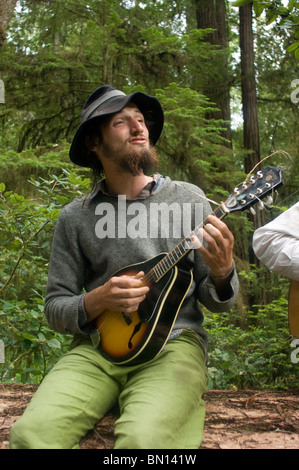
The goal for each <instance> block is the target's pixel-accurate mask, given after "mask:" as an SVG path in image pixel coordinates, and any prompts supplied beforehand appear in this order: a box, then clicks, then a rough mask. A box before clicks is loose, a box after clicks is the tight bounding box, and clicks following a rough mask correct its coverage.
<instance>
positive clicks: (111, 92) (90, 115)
mask: <svg viewBox="0 0 299 470" xmlns="http://www.w3.org/2000/svg"><path fill="white" fill-rule="evenodd" d="M131 102H133V103H134V104H135V105H136V106H137V107H138V109H139V110H140V111H141V113H142V114H143V116H144V119H145V122H146V125H147V127H148V130H149V138H150V143H151V145H155V144H156V143H157V141H158V139H159V137H160V135H161V132H162V129H163V124H164V113H163V109H162V107H161V104H160V102H159V100H158V99H157V98H155V97H154V96H149V95H146V94H145V93H142V92H141V91H136V92H134V93H132V94H131V95H125V93H123V92H122V91H120V90H116V89H115V88H112V87H111V86H109V85H104V86H102V87H100V88H98V89H97V90H95V91H94V92H93V93H92V94H91V95H90V97H89V98H88V100H87V101H86V103H85V105H84V106H83V108H82V113H81V125H80V127H79V129H78V130H77V132H76V134H75V136H74V138H73V141H72V144H71V148H70V159H71V160H72V162H74V163H76V164H77V165H80V166H84V167H88V166H89V164H88V158H87V156H88V154H89V150H88V149H87V147H86V145H85V137H86V136H87V135H88V130H89V127H90V124H91V123H92V122H93V121H95V120H96V119H100V118H102V117H104V116H108V115H110V114H111V115H112V114H115V113H119V112H120V111H121V110H122V109H123V108H125V107H126V106H127V105H128V104H129V103H131Z"/></svg>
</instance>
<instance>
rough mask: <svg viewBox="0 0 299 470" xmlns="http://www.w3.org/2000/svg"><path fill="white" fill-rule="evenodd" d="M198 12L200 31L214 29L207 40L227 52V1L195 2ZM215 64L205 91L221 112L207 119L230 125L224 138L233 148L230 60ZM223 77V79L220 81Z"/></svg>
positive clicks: (216, 112)
mask: <svg viewBox="0 0 299 470" xmlns="http://www.w3.org/2000/svg"><path fill="white" fill-rule="evenodd" d="M194 1H195V11H196V23H197V28H198V29H207V28H212V29H213V30H214V31H213V32H212V33H210V34H209V35H208V36H207V40H208V41H209V42H210V43H211V44H212V45H214V46H219V47H220V49H222V50H223V51H224V50H227V48H228V43H227V42H228V39H227V36H228V35H227V21H226V1H225V0H213V1H210V0H194ZM216 61H217V63H215V64H214V75H213V76H212V77H211V81H210V84H209V87H207V88H206V89H205V90H204V93H205V95H206V96H208V97H209V98H210V100H211V101H212V102H214V103H215V104H216V106H217V108H219V111H215V112H213V113H210V114H209V116H207V118H211V119H223V120H224V121H227V122H228V123H227V124H226V125H224V127H225V131H224V132H223V134H222V135H223V137H225V139H227V142H226V143H225V145H226V146H227V147H229V148H231V130H230V117H231V116H230V94H229V88H230V85H229V74H228V58H227V56H226V55H225V54H223V56H222V57H218V58H217V59H216ZM220 77H221V79H220Z"/></svg>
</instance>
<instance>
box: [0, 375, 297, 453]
mask: <svg viewBox="0 0 299 470" xmlns="http://www.w3.org/2000/svg"><path fill="white" fill-rule="evenodd" d="M35 390H36V386H34V385H28V384H24V385H22V384H0V436H1V437H0V449H8V446H9V444H8V440H9V432H10V428H11V426H12V425H13V423H14V422H15V421H16V420H17V419H18V418H19V417H20V416H21V415H22V413H23V411H24V410H25V408H26V406H27V404H28V403H29V401H30V399H31V397H32V395H33V393H34V391H35ZM205 401H206V422H205V433H204V440H203V443H202V445H201V449H299V390H288V391H268V390H237V391H235V390H209V391H208V393H207V394H206V395H205ZM115 419H116V417H115V416H114V415H113V414H108V415H107V416H106V417H105V418H103V419H102V420H101V421H100V422H99V423H97V425H96V426H95V428H94V430H93V431H90V433H88V435H87V436H85V437H84V438H83V439H82V441H81V448H82V449H91V448H92V449H113V444H114V438H113V425H114V421H115Z"/></svg>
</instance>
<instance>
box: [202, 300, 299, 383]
mask: <svg viewBox="0 0 299 470" xmlns="http://www.w3.org/2000/svg"><path fill="white" fill-rule="evenodd" d="M287 310H288V303H287V299H286V296H281V297H279V298H278V299H277V300H274V301H272V302H271V303H269V304H268V305H266V306H259V307H258V309H257V313H255V312H254V313H253V312H252V311H248V312H247V313H246V316H245V318H246V321H245V324H243V325H242V327H240V326H236V325H235V324H234V321H233V320H232V317H231V313H230V314H210V313H206V324H205V326H206V328H207V330H208V331H209V333H210V354H209V365H208V370H209V382H210V383H209V386H210V388H215V389H227V388H238V389H244V388H261V387H264V388H295V387H298V383H299V368H298V364H294V363H292V361H291V353H292V349H291V340H292V337H291V336H290V333H289V330H288V313H287Z"/></svg>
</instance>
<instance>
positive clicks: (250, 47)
mask: <svg viewBox="0 0 299 470" xmlns="http://www.w3.org/2000/svg"><path fill="white" fill-rule="evenodd" d="M240 49H241V86H242V106H243V122H244V124H243V125H244V129H243V143H244V148H245V149H246V150H248V151H249V152H248V154H247V155H246V156H245V160H244V168H245V173H246V174H248V173H249V172H250V171H251V170H252V168H253V167H254V166H255V165H256V164H257V163H259V162H260V142H259V126H258V109H257V94H256V82H255V66H254V40H253V30H252V3H248V4H247V5H244V6H243V7H240ZM251 219H252V220H253V223H254V229H256V228H258V227H260V226H261V225H263V223H264V217H263V212H262V211H256V215H255V216H254V217H251Z"/></svg>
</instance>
